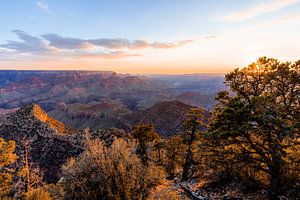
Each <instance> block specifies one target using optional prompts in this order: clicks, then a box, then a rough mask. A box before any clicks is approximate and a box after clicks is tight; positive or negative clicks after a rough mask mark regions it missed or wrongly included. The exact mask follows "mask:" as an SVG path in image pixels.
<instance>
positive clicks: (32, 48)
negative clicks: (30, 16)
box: [0, 30, 50, 53]
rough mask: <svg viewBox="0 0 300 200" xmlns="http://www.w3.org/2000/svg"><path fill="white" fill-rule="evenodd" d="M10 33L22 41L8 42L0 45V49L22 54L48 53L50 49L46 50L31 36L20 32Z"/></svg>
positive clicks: (38, 39)
mask: <svg viewBox="0 0 300 200" xmlns="http://www.w3.org/2000/svg"><path fill="white" fill-rule="evenodd" d="M12 32H13V33H15V34H16V35H17V36H18V37H19V38H20V40H22V41H21V42H18V41H11V40H9V41H8V42H7V43H6V44H1V45H0V47H1V48H4V49H6V50H13V51H16V52H23V53H24V52H25V53H44V52H49V51H50V48H48V47H47V45H46V44H45V43H44V42H43V41H42V40H41V39H40V38H39V37H34V36H31V35H29V34H27V33H26V32H24V31H21V30H14V31H12Z"/></svg>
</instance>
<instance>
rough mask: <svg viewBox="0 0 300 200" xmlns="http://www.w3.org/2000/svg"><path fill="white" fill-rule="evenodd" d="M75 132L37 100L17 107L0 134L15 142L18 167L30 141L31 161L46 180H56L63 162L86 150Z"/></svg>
mask: <svg viewBox="0 0 300 200" xmlns="http://www.w3.org/2000/svg"><path fill="white" fill-rule="evenodd" d="M76 135H79V132H78V131H77V130H75V129H73V128H71V127H68V126H66V125H64V124H63V123H61V122H59V121H57V120H55V119H53V118H51V117H49V116H48V115H47V113H46V112H45V111H43V110H42V109H41V108H40V107H39V106H38V105H36V104H34V103H32V104H29V105H27V106H25V107H24V108H21V109H19V110H17V111H16V112H15V113H13V114H12V115H11V116H10V117H8V118H7V120H6V121H5V122H4V123H3V124H2V125H1V126H0V137H3V138H5V139H8V140H15V141H16V152H17V155H18V156H19V159H18V166H22V158H23V156H24V146H25V145H26V144H27V145H28V147H27V148H28V150H29V155H28V157H29V160H30V162H32V163H34V164H37V165H38V166H39V167H40V168H41V169H42V171H43V172H44V178H45V180H46V182H55V181H57V180H58V177H59V176H58V173H59V169H60V167H61V165H62V164H63V163H64V162H65V161H66V160H67V159H68V158H69V157H71V156H76V155H78V154H79V153H80V152H81V151H82V150H83V149H82V148H81V146H80V143H79V141H78V140H77V139H76Z"/></svg>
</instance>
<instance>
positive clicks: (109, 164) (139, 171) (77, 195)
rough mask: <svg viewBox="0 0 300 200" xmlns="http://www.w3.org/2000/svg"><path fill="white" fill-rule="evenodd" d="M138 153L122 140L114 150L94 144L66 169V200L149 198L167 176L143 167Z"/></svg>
mask: <svg viewBox="0 0 300 200" xmlns="http://www.w3.org/2000/svg"><path fill="white" fill-rule="evenodd" d="M134 152H135V149H134V148H133V147H132V146H131V145H130V144H128V143H127V142H125V141H124V140H121V139H119V140H116V141H115V142H114V143H113V144H112V146H111V147H105V146H103V145H102V143H101V142H100V141H91V142H90V143H89V145H88V147H87V149H86V151H85V152H83V153H82V154H81V155H80V156H79V157H78V158H72V159H70V160H69V161H68V162H67V163H66V164H65V165H64V166H63V167H62V174H63V177H64V181H63V183H62V185H63V187H64V192H65V199H89V200H90V199H114V200H118V199H122V200H123V199H124V200H126V199H132V200H135V199H136V200H138V199H146V198H147V197H148V196H149V194H150V192H151V190H152V189H153V188H154V187H155V186H157V185H158V184H159V182H160V180H161V179H162V178H164V173H163V171H162V170H161V169H160V168H158V167H156V166H155V165H153V164H151V163H149V164H148V165H147V166H145V165H143V164H142V162H141V161H140V159H139V158H138V157H137V155H136V154H134Z"/></svg>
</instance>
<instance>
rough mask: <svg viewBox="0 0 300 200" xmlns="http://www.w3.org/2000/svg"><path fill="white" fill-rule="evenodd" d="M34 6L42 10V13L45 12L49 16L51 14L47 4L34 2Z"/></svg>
mask: <svg viewBox="0 0 300 200" xmlns="http://www.w3.org/2000/svg"><path fill="white" fill-rule="evenodd" d="M36 5H37V6H38V7H39V8H40V9H41V10H43V11H44V12H47V13H49V14H52V13H53V12H52V10H51V9H50V8H49V6H48V4H47V3H45V2H42V1H37V2H36Z"/></svg>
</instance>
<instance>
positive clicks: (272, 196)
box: [269, 167, 281, 200]
mask: <svg viewBox="0 0 300 200" xmlns="http://www.w3.org/2000/svg"><path fill="white" fill-rule="evenodd" d="M270 173H271V174H270V175H271V183H270V189H269V200H278V199H279V189H280V184H281V174H280V167H270Z"/></svg>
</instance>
